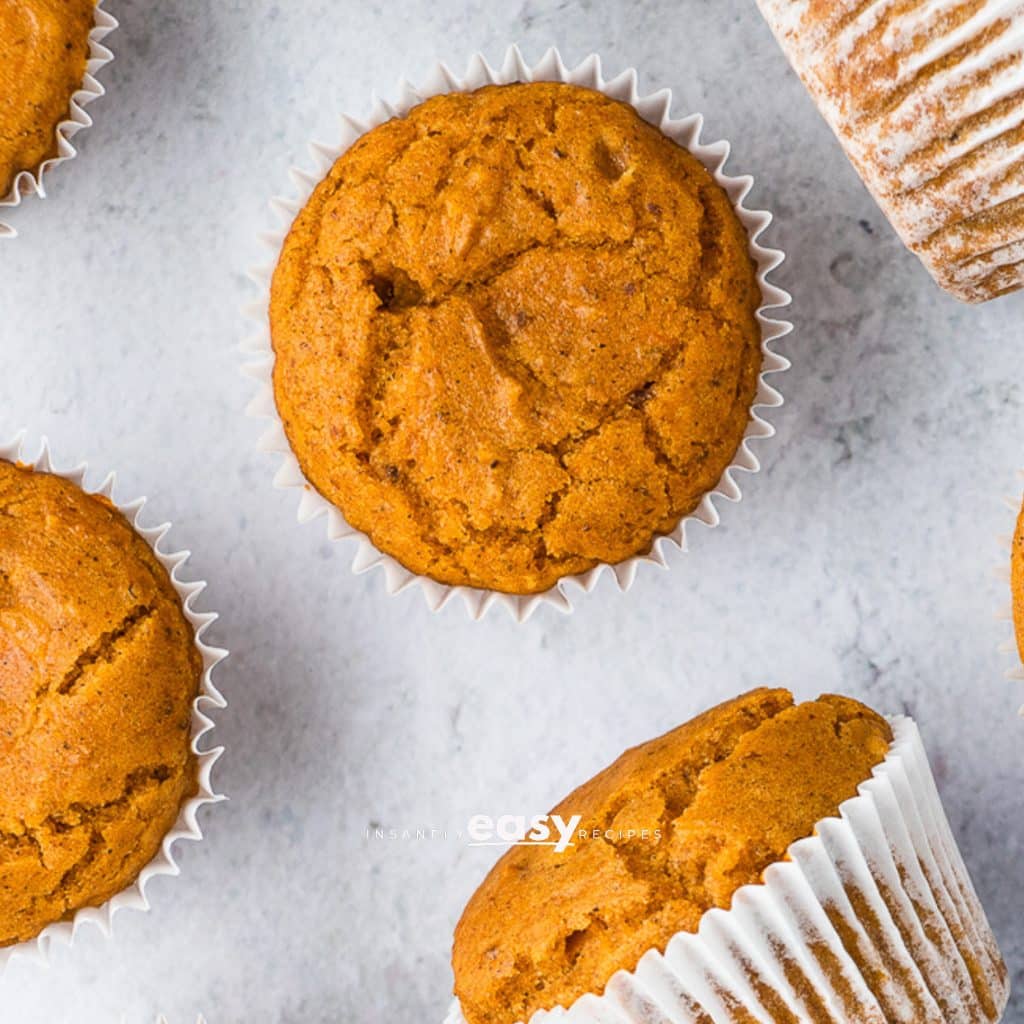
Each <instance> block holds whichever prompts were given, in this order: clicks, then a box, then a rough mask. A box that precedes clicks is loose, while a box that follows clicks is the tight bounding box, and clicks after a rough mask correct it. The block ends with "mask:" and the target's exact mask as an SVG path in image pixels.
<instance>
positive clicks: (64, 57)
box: [0, 0, 96, 199]
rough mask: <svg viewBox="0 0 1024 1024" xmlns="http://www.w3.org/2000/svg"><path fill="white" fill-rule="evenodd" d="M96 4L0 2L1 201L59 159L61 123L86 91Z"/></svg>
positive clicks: (87, 0)
mask: <svg viewBox="0 0 1024 1024" xmlns="http://www.w3.org/2000/svg"><path fill="white" fill-rule="evenodd" d="M95 12H96V3H95V0H3V2H0V199H2V198H3V197H4V196H6V195H7V194H8V193H9V192H10V191H11V186H12V185H13V184H14V179H15V178H16V177H17V175H18V174H20V173H21V172H22V171H30V172H33V173H34V172H35V171H36V170H38V169H39V166H40V165H41V164H42V163H43V162H44V161H46V160H48V159H50V158H51V157H55V156H57V125H58V124H60V122H61V121H63V120H65V119H66V118H67V116H68V113H69V111H70V107H71V97H72V96H73V95H74V93H75V92H77V90H79V89H80V88H81V87H82V82H83V80H84V78H85V70H86V63H87V62H88V59H89V33H90V32H91V31H92V28H93V23H94V19H95Z"/></svg>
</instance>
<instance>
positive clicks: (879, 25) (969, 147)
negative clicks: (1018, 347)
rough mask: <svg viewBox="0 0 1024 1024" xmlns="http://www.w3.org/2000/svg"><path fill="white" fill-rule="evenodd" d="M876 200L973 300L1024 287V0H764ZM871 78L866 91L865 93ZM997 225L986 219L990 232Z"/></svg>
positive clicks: (946, 283)
mask: <svg viewBox="0 0 1024 1024" xmlns="http://www.w3.org/2000/svg"><path fill="white" fill-rule="evenodd" d="M758 4H759V6H760V8H761V11H762V13H763V14H764V16H765V19H766V20H767V21H768V24H769V25H770V26H771V28H772V31H773V32H774V33H775V35H776V38H777V39H778V41H779V44H780V46H781V47H782V49H783V51H784V52H785V54H786V56H787V57H788V58H789V61H790V63H791V64H792V65H793V67H794V69H795V70H796V72H797V73H798V74H799V75H800V77H801V79H802V80H803V82H804V84H805V85H806V86H807V89H808V91H809V92H810V93H811V96H812V97H813V98H814V101H815V103H816V104H817V106H818V109H819V110H820V111H821V113H822V116H823V117H824V118H825V120H826V121H827V122H828V124H829V127H831V128H832V130H833V132H834V133H835V135H836V137H837V138H838V140H839V142H840V144H841V145H842V147H843V149H844V150H845V152H846V154H847V156H848V157H849V158H850V161H851V163H852V164H853V165H854V167H855V168H856V169H857V171H858V173H859V174H860V176H861V178H862V179H863V180H864V183H865V185H867V187H868V190H869V191H870V192H871V194H872V195H873V196H874V198H875V200H876V201H877V202H878V204H879V206H880V207H881V209H882V212H883V213H885V215H886V217H888V219H889V221H890V222H891V223H892V225H893V227H894V228H895V230H896V232H897V233H898V234H899V236H900V238H901V239H902V240H903V242H904V243H905V244H906V245H907V247H908V248H909V249H911V250H912V251H913V252H914V253H916V254H917V255H918V257H920V259H921V260H922V262H923V263H924V264H925V266H926V267H927V268H928V270H929V272H930V273H931V275H932V276H933V277H934V278H935V280H936V281H937V282H938V283H939V284H940V285H941V286H942V287H943V288H945V289H946V290H947V291H948V292H949V293H950V294H952V295H954V296H956V297H957V298H958V299H961V300H963V301H965V302H984V301H986V300H987V299H991V298H994V297H996V296H998V295H1002V294H1004V293H1006V292H1009V291H1013V290H1015V289H1018V288H1020V287H1021V286H1022V285H1024V235H1022V233H1021V231H1020V229H1019V227H1018V226H1017V224H1016V221H1015V218H1014V217H1013V216H1012V214H1009V213H1008V214H1007V215H1006V217H1005V219H1002V220H1001V219H1000V213H1001V211H1002V208H1004V207H1006V206H1008V205H1010V204H1012V203H1014V202H1016V201H1017V200H1019V199H1020V197H1021V195H1022V188H1021V175H1022V171H1024V139H1022V137H1021V132H1020V128H1021V125H1022V123H1024V110H1022V106H1021V103H1020V100H1019V97H1020V93H1021V90H1022V89H1024V18H1022V17H1021V8H1020V4H1019V3H1018V2H1017V0H985V2H984V3H979V4H963V3H961V2H960V0H928V2H920V3H913V4H898V3H894V2H892V0H885V2H872V3H863V2H852V0H836V2H835V3H832V4H821V3H818V2H817V0H758ZM865 79H869V80H870V83H871V87H870V88H869V91H868V95H867V96H863V95H861V94H859V92H858V85H859V84H860V83H861V82H863V81H864V80H865ZM986 221H988V223H986Z"/></svg>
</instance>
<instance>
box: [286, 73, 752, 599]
mask: <svg viewBox="0 0 1024 1024" xmlns="http://www.w3.org/2000/svg"><path fill="white" fill-rule="evenodd" d="M748 250H749V239H748V236H747V232H746V230H745V228H744V226H743V224H742V223H741V222H740V220H739V218H738V217H737V215H736V212H735V211H734V209H733V206H732V203H731V201H730V199H729V197H728V195H727V194H726V192H725V191H724V190H723V189H722V188H721V186H719V185H718V184H717V182H716V181H715V180H714V178H713V177H712V176H711V174H710V173H709V172H708V171H707V170H706V169H705V168H704V166H703V165H702V164H701V163H700V161H699V160H697V158H696V157H694V156H693V155H692V154H691V153H689V152H688V151H687V150H685V149H683V148H682V147H681V146H679V145H677V144H676V143H675V142H674V141H672V140H671V139H669V138H668V137H667V136H665V135H664V134H662V132H660V131H659V130H658V129H657V128H655V127H653V126H651V125H650V124H648V123H647V122H646V121H644V120H642V119H641V117H640V116H639V115H638V114H637V112H636V111H635V110H634V109H633V108H632V107H630V106H628V105H626V104H624V103H619V102H616V101H615V100H611V99H609V98H608V97H606V96H604V95H602V94H601V93H599V92H595V91H593V90H590V89H584V88H580V87H578V86H572V85H564V84H560V83H533V84H517V85H506V86H490V87H487V88H483V89H480V90H478V91H476V92H472V93H468V94H462V93H450V94H446V95H440V96H435V97H433V98H431V99H429V100H427V101H426V102H424V103H422V104H421V105H419V106H418V107H415V108H414V109H413V110H412V111H411V112H410V113H409V114H408V115H407V116H405V117H401V118H395V119H394V120H391V121H389V122H387V123H386V124H383V125H380V126H379V127H376V128H374V129H372V130H371V131H369V132H368V133H367V134H366V135H364V136H363V137H362V138H361V139H359V140H358V141H357V142H356V143H355V145H353V146H352V147H351V148H350V149H349V150H348V151H347V152H345V153H344V154H343V155H342V156H341V157H339V159H338V160H337V161H336V163H335V164H334V166H333V167H332V169H331V170H330V172H329V173H328V174H327V176H326V177H325V178H324V180H323V181H322V182H321V183H320V184H319V185H318V186H317V188H316V190H315V191H314V192H313V194H312V196H311V197H310V199H309V201H308V202H307V204H306V206H305V208H304V209H303V210H302V211H301V212H300V213H299V215H298V216H297V217H296V219H295V222H294V224H293V225H292V227H291V230H290V232H289V234H288V237H287V239H286V241H285V243H284V246H283V249H282V252H281V255H280V260H279V262H278V265H277V268H276V270H275V272H274V277H273V283H272V288H271V298H270V310H269V318H270V329H271V337H272V341H273V349H274V355H275V362H274V381H273V383H274V397H275V400H276V404H277V408H278V411H279V413H280V415H281V419H282V421H283V424H284V429H285V432H286V434H287V437H288V441H289V443H290V445H291V447H292V449H293V450H294V452H295V455H296V457H297V459H298V462H299V464H300V466H301V468H302V471H303V473H304V474H305V476H306V478H307V479H308V480H309V482H310V483H311V484H312V485H313V486H314V487H315V488H316V489H317V490H318V491H319V492H320V493H321V494H322V495H323V496H324V497H325V498H326V499H327V500H328V501H330V502H331V503H333V504H334V505H335V506H336V507H337V508H338V509H340V511H341V512H342V514H343V515H344V517H345V519H346V520H347V521H348V523H349V524H350V525H351V526H353V527H355V528H356V529H358V530H361V531H363V532H364V533H365V534H367V535H368V536H369V537H370V539H371V540H372V541H373V543H374V544H375V545H376V546H377V547H378V548H379V549H380V550H381V551H384V552H386V553H387V554H389V555H391V556H393V557H394V558H396V559H397V560H398V561H399V562H401V563H402V564H403V565H404V566H405V567H406V568H407V569H409V570H410V571H412V572H414V573H418V574H420V575H423V576H428V577H430V578H432V579H434V580H437V581H439V582H441V583H446V584H451V585H468V586H473V587H480V588H484V589H490V590H497V591H504V592H508V593H515V594H529V593H536V592H539V591H544V590H546V589H548V588H550V587H551V586H552V585H554V584H555V583H556V582H557V581H558V580H559V579H560V578H562V577H564V576H568V575H573V574H577V573H582V572H585V571H586V570H589V569H591V568H593V567H594V566H596V565H598V564H600V563H617V562H621V561H623V560H624V559H626V558H629V557H631V556H633V555H637V554H640V553H644V552H648V551H649V550H650V548H651V545H652V543H653V541H654V539H655V538H656V537H658V536H661V535H664V534H668V533H671V532H672V530H674V529H675V527H676V526H677V525H678V523H679V521H680V520H681V519H682V518H683V517H684V516H685V515H687V514H689V513H690V512H692V511H693V510H694V509H695V508H696V507H697V505H698V504H699V502H700V500H701V498H702V497H703V496H704V495H705V494H707V493H708V492H709V491H711V490H713V489H714V487H715V486H716V485H717V484H718V482H719V480H720V478H721V476H722V473H723V471H724V470H725V469H726V468H727V467H728V466H729V464H730V463H731V462H732V460H733V457H734V455H735V453H736V451H737V448H738V447H739V445H740V443H741V441H742V438H743V435H744V432H745V430H746V427H747V423H748V421H749V418H750V409H751V405H752V404H753V402H754V400H755V396H756V392H757V381H758V374H759V372H760V369H761V365H762V353H761V348H760V342H761V336H760V326H759V324H758V321H757V317H756V311H757V309H758V307H759V306H760V304H761V301H762V297H761V291H760V286H759V284H758V281H757V276H756V268H755V266H754V264H753V261H752V260H751V257H750V255H749V251H748Z"/></svg>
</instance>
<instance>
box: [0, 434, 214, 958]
mask: <svg viewBox="0 0 1024 1024" xmlns="http://www.w3.org/2000/svg"><path fill="white" fill-rule="evenodd" d="M25 437H26V432H25V431H20V432H19V433H18V434H16V435H15V437H14V439H13V440H12V441H11V442H9V443H8V444H3V443H0V459H4V460H6V461H8V462H20V463H23V464H25V465H31V466H32V467H33V468H35V469H37V470H39V471H40V472H43V473H52V474H55V475H56V476H61V477H64V478H65V479H66V480H70V481H71V482H72V483H74V484H76V485H77V486H78V487H80V488H82V490H84V491H85V492H86V493H87V494H98V495H101V496H102V497H104V498H106V499H107V500H108V501H110V502H111V503H112V504H113V505H114V506H115V507H116V508H117V510H118V511H119V512H120V513H121V514H122V515H123V516H124V517H125V519H127V520H128V522H129V523H130V524H131V526H132V528H133V529H134V530H135V532H136V533H138V534H139V535H140V536H141V537H142V538H143V539H144V540H145V541H146V543H147V544H149V546H150V547H151V548H152V549H153V553H154V554H155V555H156V557H157V559H158V560H159V562H160V564H161V565H162V566H163V567H164V568H165V569H166V570H167V573H168V575H169V576H170V578H171V583H172V584H173V585H174V589H175V590H176V591H177V593H178V597H179V599H180V600H181V606H182V609H183V610H184V612H185V618H186V619H188V621H189V624H190V625H191V626H192V630H193V633H194V635H195V644H196V647H197V648H198V649H199V653H200V654H201V655H202V658H203V674H202V679H201V680H200V683H199V695H198V696H197V697H196V698H195V700H194V701H193V702H192V738H191V747H192V751H193V752H194V753H195V755H196V760H197V768H198V783H199V790H198V792H197V793H196V795H195V796H193V797H191V798H190V799H189V800H187V801H185V803H184V804H182V807H181V811H180V812H179V814H178V820H177V821H176V822H175V823H174V826H173V827H172V828H171V830H170V832H168V833H167V835H166V836H164V838H163V841H162V842H161V844H160V850H159V851H158V852H157V854H156V855H155V856H154V857H153V859H152V860H151V861H150V862H149V863H148V864H147V865H146V866H145V867H144V868H143V869H142V871H141V872H140V873H139V877H138V878H137V879H136V880H135V882H134V883H133V884H132V885H130V886H129V887H128V888H127V889H124V890H123V891H121V892H119V893H117V894H116V895H114V896H112V897H111V898H110V899H109V900H107V902H106V903H104V904H103V905H102V906H99V907H83V908H82V909H81V910H78V911H76V912H75V914H74V915H73V916H72V917H71V918H70V919H69V920H67V921H57V922H55V923H53V924H50V925H47V926H46V927H45V928H44V929H43V930H42V931H41V932H40V933H39V935H37V936H36V937H35V938H34V939H29V940H27V941H25V942H19V943H15V944H14V945H11V946H2V947H0V977H2V976H3V973H4V970H5V968H6V966H7V964H8V963H9V961H10V960H11V959H12V958H13V957H15V956H20V957H26V958H29V959H33V960H36V961H37V962H39V963H47V962H48V960H49V953H50V950H51V949H52V948H53V947H54V946H55V945H58V944H62V945H67V946H70V945H71V944H72V943H73V941H74V938H75V936H76V935H77V933H78V930H79V928H81V927H82V926H83V925H85V924H86V923H92V924H95V925H98V926H99V928H100V930H101V931H102V932H103V933H104V934H105V935H107V936H109V935H110V930H111V926H112V924H113V919H114V915H115V914H116V913H118V911H121V910H124V909H126V908H131V909H133V910H148V909H149V900H148V899H147V898H146V886H147V885H148V884H149V880H150V879H151V878H155V877H157V876H158V875H177V874H179V873H180V868H179V867H178V864H177V862H176V861H175V859H174V850H173V846H174V844H175V843H176V842H177V841H178V840H180V839H190V840H193V841H196V842H198V841H199V840H201V839H202V838H203V832H202V829H201V828H200V827H199V822H198V821H197V818H196V814H197V812H198V810H199V808H200V807H202V806H203V805H204V804H212V803H219V802H220V801H221V800H224V799H225V797H224V796H223V795H222V794H220V793H217V792H216V790H215V789H214V788H213V782H212V780H211V778H210V775H211V772H212V770H213V766H214V764H215V763H216V762H217V759H218V758H219V757H220V755H221V754H222V753H223V752H224V748H223V747H214V748H212V749H210V750H201V749H200V748H199V741H200V739H201V738H202V737H203V736H205V735H206V734H207V733H208V732H210V731H211V730H212V729H213V728H214V723H213V722H212V721H211V720H210V719H209V718H208V717H207V716H206V714H205V710H209V709H213V708H224V707H227V701H225V699H224V698H223V697H222V696H221V694H220V693H219V692H218V690H217V688H216V687H215V686H214V685H213V680H212V678H211V677H212V674H213V669H214V667H215V666H216V665H217V664H218V663H219V662H221V661H223V660H224V658H226V657H227V654H228V652H227V651H226V650H224V649H222V648H220V647H211V646H209V645H208V644H206V643H204V642H203V639H202V637H203V633H205V632H206V630H207V629H208V628H209V626H210V624H211V623H213V622H215V621H216V619H217V615H216V614H215V613H214V612H201V611H198V610H197V609H196V608H195V607H194V604H195V600H196V598H197V597H198V596H199V594H201V593H202V592H203V590H205V589H206V583H205V581H203V580H193V581H186V580H183V579H181V572H182V569H183V568H184V566H185V563H186V562H187V561H188V557H189V554H190V552H188V551H174V552H168V551H163V550H161V547H160V545H161V544H162V543H163V541H164V538H165V537H166V536H167V533H168V532H169V530H170V529H171V524H170V523H162V524H161V525H159V526H143V525H142V524H141V523H140V521H139V520H140V518H141V515H142V510H143V508H144V507H145V505H146V499H145V498H136V499H135V500H134V501H127V502H123V501H120V500H118V499H116V498H115V497H114V485H115V483H116V475H115V474H114V473H108V474H107V475H106V477H104V479H103V481H102V482H101V483H100V485H99V486H98V487H95V488H90V487H87V486H86V483H85V477H86V474H87V472H88V468H89V467H88V464H87V463H84V462H83V463H80V464H79V465H77V466H74V467H71V468H68V469H59V468H57V467H56V466H55V465H54V462H53V456H52V454H51V451H50V446H49V442H48V441H47V439H46V438H45V437H44V438H43V439H42V441H41V444H40V449H39V454H38V455H37V456H35V457H34V458H33V457H31V456H29V455H27V454H26V452H25Z"/></svg>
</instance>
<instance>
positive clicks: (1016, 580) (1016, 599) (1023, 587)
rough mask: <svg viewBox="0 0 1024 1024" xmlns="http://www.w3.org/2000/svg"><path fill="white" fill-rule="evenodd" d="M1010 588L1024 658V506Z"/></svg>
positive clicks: (1016, 533)
mask: <svg viewBox="0 0 1024 1024" xmlns="http://www.w3.org/2000/svg"><path fill="white" fill-rule="evenodd" d="M1010 590H1011V591H1012V594H1013V625H1014V629H1015V631H1016V633H1017V651H1018V653H1019V654H1020V656H1021V659H1022V660H1024V508H1022V509H1021V512H1020V515H1019V516H1018V517H1017V529H1016V530H1015V531H1014V535H1013V547H1012V548H1011V551H1010Z"/></svg>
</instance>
